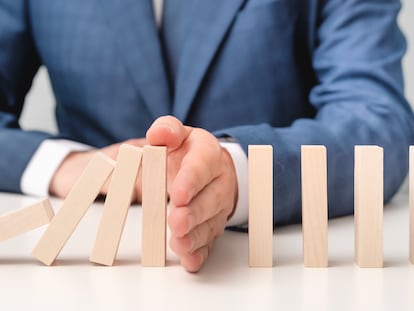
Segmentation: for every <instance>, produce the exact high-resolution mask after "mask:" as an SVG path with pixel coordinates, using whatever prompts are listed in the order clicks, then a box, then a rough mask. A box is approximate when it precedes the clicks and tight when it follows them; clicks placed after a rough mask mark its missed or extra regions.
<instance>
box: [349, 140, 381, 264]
mask: <svg viewBox="0 0 414 311" xmlns="http://www.w3.org/2000/svg"><path fill="white" fill-rule="evenodd" d="M383 176H384V155H383V149H382V148H381V147H378V146H355V176H354V177H355V190H354V196H355V203H354V209H355V210H354V219H355V260H356V263H357V264H358V265H359V266H360V267H361V268H381V267H383V208H384V180H383Z"/></svg>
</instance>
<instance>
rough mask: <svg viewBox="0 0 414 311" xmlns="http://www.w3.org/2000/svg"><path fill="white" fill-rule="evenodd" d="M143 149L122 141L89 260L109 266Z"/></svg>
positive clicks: (120, 231)
mask: <svg viewBox="0 0 414 311" xmlns="http://www.w3.org/2000/svg"><path fill="white" fill-rule="evenodd" d="M141 156H142V150H141V149H140V148H137V147H134V146H131V145H127V144H123V145H121V147H120V148H119V152H118V157H117V159H116V165H115V169H114V172H113V173H112V178H111V182H110V184H109V188H108V194H107V196H106V200H105V205H104V210H103V214H102V218H101V223H100V225H99V229H98V234H97V236H96V240H95V245H94V247H93V249H92V253H91V256H90V261H92V262H95V263H99V264H102V265H107V266H112V265H113V263H114V260H115V257H116V254H117V252H118V247H119V242H120V241H121V236H122V232H123V230H124V226H125V220H126V217H127V214H128V209H129V207H130V205H131V198H132V194H133V190H134V186H135V181H136V179H137V174H138V169H139V166H140V164H141Z"/></svg>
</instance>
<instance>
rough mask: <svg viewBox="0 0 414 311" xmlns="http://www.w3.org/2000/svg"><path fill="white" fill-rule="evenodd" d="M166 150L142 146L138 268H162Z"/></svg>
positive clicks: (164, 237) (164, 239)
mask: <svg viewBox="0 0 414 311" xmlns="http://www.w3.org/2000/svg"><path fill="white" fill-rule="evenodd" d="M166 174H167V148H166V147H162V146H145V147H144V154H143V160H142V252H141V264H142V265H143V266H147V267H163V266H165V257H166V214H167V179H166Z"/></svg>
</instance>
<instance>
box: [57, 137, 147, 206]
mask: <svg viewBox="0 0 414 311" xmlns="http://www.w3.org/2000/svg"><path fill="white" fill-rule="evenodd" d="M124 143H125V144H129V145H132V146H136V147H142V146H144V145H145V144H146V140H145V139H144V138H139V139H130V140H127V141H125V142H122V143H117V144H114V145H110V146H108V147H105V148H102V149H94V150H91V151H84V152H72V153H70V154H69V155H68V156H67V157H66V158H65V159H64V160H63V162H62V163H61V164H60V166H59V168H58V169H57V170H56V172H55V174H54V176H53V178H52V180H51V182H50V186H49V192H50V193H51V194H52V195H55V196H57V197H60V198H65V197H66V196H67V195H68V194H69V191H70V190H71V189H72V187H73V185H74V183H75V182H76V180H77V179H78V178H79V176H80V175H81V173H82V171H83V170H84V169H85V167H86V165H87V164H88V163H89V161H90V160H91V159H92V157H93V155H94V154H95V153H96V152H98V151H100V152H102V153H104V154H106V155H107V156H109V157H110V158H112V159H113V160H116V157H117V156H118V150H119V147H120V146H121V145H122V144H124ZM140 171H141V170H140ZM109 180H110V179H109ZM109 180H107V181H106V183H105V185H104V186H103V187H102V189H101V194H104V195H105V194H107V192H108V186H109ZM139 180H140V173H139V175H138V178H137V183H136V186H135V190H134V193H133V201H136V202H141V183H140V182H139Z"/></svg>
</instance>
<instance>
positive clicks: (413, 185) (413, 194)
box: [409, 146, 414, 265]
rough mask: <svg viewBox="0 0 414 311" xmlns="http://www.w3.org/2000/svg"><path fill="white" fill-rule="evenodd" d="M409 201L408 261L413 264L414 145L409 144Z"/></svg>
mask: <svg viewBox="0 0 414 311" xmlns="http://www.w3.org/2000/svg"><path fill="white" fill-rule="evenodd" d="M409 166H410V172H409V189H410V190H409V197H410V199H409V201H410V239H409V240H410V262H411V263H412V264H413V265H414V146H410V165H409Z"/></svg>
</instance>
